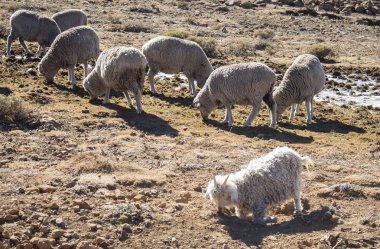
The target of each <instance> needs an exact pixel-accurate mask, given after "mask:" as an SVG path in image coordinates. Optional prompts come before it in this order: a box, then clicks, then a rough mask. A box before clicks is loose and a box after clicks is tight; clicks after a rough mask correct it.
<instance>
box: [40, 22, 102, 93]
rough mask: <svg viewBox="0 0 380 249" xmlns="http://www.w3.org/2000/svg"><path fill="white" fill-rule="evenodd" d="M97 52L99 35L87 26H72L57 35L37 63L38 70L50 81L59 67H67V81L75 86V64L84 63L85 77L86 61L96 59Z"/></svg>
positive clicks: (98, 49) (85, 73)
mask: <svg viewBox="0 0 380 249" xmlns="http://www.w3.org/2000/svg"><path fill="white" fill-rule="evenodd" d="M99 53H100V48H99V37H98V35H97V34H96V32H95V31H94V30H93V29H92V28H90V27H87V26H79V27H74V28H71V29H68V30H66V31H64V32H62V33H61V34H59V35H58V36H57V38H56V39H55V40H54V42H53V44H52V45H51V47H50V49H49V51H48V52H47V53H46V55H45V56H44V57H43V58H42V60H41V62H40V63H39V64H38V70H39V72H40V73H41V74H42V75H44V76H45V78H46V80H47V82H51V81H53V80H54V76H55V75H56V74H57V72H58V70H59V69H60V68H69V82H70V83H71V85H73V86H75V84H76V80H75V75H74V68H75V65H76V64H84V76H85V77H86V76H87V63H88V61H89V60H92V59H97V58H98V56H99Z"/></svg>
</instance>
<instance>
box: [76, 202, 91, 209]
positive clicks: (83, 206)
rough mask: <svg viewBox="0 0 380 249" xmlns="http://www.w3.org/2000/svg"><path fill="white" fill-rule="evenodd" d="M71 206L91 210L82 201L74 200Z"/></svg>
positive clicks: (88, 205)
mask: <svg viewBox="0 0 380 249" xmlns="http://www.w3.org/2000/svg"><path fill="white" fill-rule="evenodd" d="M73 204H74V205H75V206H79V208H80V209H92V207H91V206H90V204H88V203H87V202H86V201H84V200H74V202H73Z"/></svg>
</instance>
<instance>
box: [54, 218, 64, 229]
mask: <svg viewBox="0 0 380 249" xmlns="http://www.w3.org/2000/svg"><path fill="white" fill-rule="evenodd" d="M55 224H56V225H57V226H58V227H60V228H65V227H66V224H65V221H64V220H63V218H57V219H55Z"/></svg>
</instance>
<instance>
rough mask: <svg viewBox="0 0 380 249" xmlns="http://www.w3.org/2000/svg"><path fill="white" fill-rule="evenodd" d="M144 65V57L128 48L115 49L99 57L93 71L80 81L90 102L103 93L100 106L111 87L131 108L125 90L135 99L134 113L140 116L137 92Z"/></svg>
mask: <svg viewBox="0 0 380 249" xmlns="http://www.w3.org/2000/svg"><path fill="white" fill-rule="evenodd" d="M147 65H148V62H147V60H146V58H145V56H144V55H143V54H142V53H141V52H140V51H139V50H138V49H135V48H132V47H115V48H111V49H109V50H107V51H104V52H102V53H101V54H100V56H99V58H98V60H97V61H96V65H95V68H94V70H93V71H92V72H91V73H90V74H89V75H88V76H87V77H86V78H85V79H84V80H83V87H84V89H85V90H86V91H87V92H88V93H89V94H90V97H91V99H94V98H97V97H98V96H100V95H103V94H104V93H105V98H104V101H103V103H108V102H109V95H110V90H111V88H112V89H114V90H117V91H122V92H123V93H124V96H125V97H126V98H127V100H128V103H129V105H130V107H132V101H131V98H130V97H129V95H128V91H131V92H133V94H134V95H135V99H136V105H137V113H141V111H142V107H141V93H142V90H143V87H144V78H145V72H146V70H147Z"/></svg>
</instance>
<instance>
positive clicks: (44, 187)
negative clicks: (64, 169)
mask: <svg viewBox="0 0 380 249" xmlns="http://www.w3.org/2000/svg"><path fill="white" fill-rule="evenodd" d="M56 190H57V188H56V187H53V186H50V185H40V186H38V191H39V192H40V193H53V192H55V191H56Z"/></svg>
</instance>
